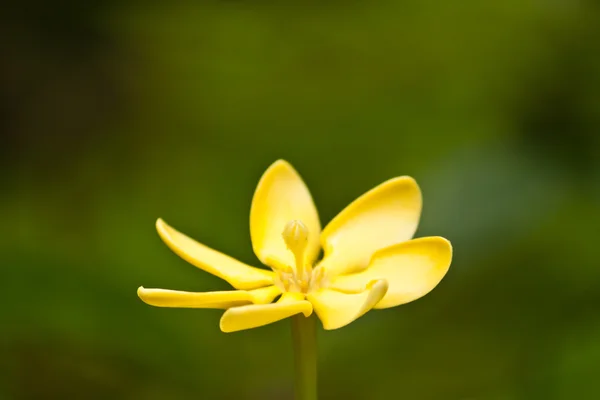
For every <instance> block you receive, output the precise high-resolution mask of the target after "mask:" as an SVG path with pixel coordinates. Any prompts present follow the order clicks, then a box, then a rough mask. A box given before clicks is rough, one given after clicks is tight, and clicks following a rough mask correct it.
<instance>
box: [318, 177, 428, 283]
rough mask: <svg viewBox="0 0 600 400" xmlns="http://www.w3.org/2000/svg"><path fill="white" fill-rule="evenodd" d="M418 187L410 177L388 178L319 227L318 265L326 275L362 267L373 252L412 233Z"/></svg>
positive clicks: (418, 207) (418, 211)
mask: <svg viewBox="0 0 600 400" xmlns="http://www.w3.org/2000/svg"><path fill="white" fill-rule="evenodd" d="M421 203H422V200H421V191H420V189H419V186H418V185H417V183H416V182H415V180H414V179H413V178H410V177H408V176H403V177H399V178H394V179H390V180H389V181H386V182H384V183H382V184H381V185H379V186H377V187H375V188H374V189H371V190H370V191H368V192H367V193H365V194H363V195H362V196H360V197H359V198H358V199H356V200H355V201H353V202H352V203H351V204H350V205H349V206H348V207H346V208H345V209H344V210H343V211H342V212H341V213H339V214H338V215H337V216H336V217H335V218H334V219H333V220H332V221H331V222H330V223H329V224H328V225H327V226H326V227H325V229H324V230H323V233H322V234H321V243H322V244H323V249H324V250H325V257H324V259H323V261H322V265H324V266H325V267H326V268H327V271H328V273H329V274H330V276H332V275H336V274H343V273H348V272H351V271H357V270H361V269H363V268H365V267H366V266H367V265H368V263H369V260H370V259H371V256H372V255H373V253H375V252H376V251H377V250H379V249H381V248H383V247H387V246H390V245H392V244H395V243H399V242H403V241H405V240H409V239H410V238H412V236H413V235H414V233H415V231H416V229H417V225H418V223H419V217H420V215H421Z"/></svg>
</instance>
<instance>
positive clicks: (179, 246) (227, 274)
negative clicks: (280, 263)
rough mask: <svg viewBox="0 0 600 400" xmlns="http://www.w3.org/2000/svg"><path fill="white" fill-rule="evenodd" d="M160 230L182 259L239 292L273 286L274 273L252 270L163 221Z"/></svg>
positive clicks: (257, 269)
mask: <svg viewBox="0 0 600 400" xmlns="http://www.w3.org/2000/svg"><path fill="white" fill-rule="evenodd" d="M156 230H157V231H158V234H159V235H160V237H161V238H162V240H163V241H164V242H165V243H166V244H167V246H169V248H170V249H171V250H173V251H174V252H175V253H176V254H177V255H178V256H180V257H181V258H183V259H184V260H186V261H187V262H189V263H190V264H192V265H195V266H196V267H198V268H200V269H203V270H204V271H206V272H208V273H210V274H213V275H215V276H218V277H219V278H221V279H223V280H225V281H227V282H229V283H230V284H231V286H233V287H234V288H236V289H245V290H247V289H256V288H259V287H263V286H267V285H272V284H273V278H274V273H273V272H272V271H267V270H264V269H259V268H255V267H251V266H249V265H246V264H244V263H242V262H240V261H238V260H236V259H234V258H232V257H229V256H227V255H225V254H223V253H220V252H218V251H216V250H213V249H211V248H209V247H207V246H205V245H203V244H200V243H198V242H196V241H195V240H194V239H192V238H189V237H187V236H186V235H184V234H183V233H181V232H179V231H177V230H175V229H174V228H172V227H171V226H169V225H167V223H166V222H164V221H163V220H162V219H160V218H159V219H158V220H157V221H156Z"/></svg>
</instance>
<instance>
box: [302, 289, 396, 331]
mask: <svg viewBox="0 0 600 400" xmlns="http://www.w3.org/2000/svg"><path fill="white" fill-rule="evenodd" d="M387 289H388V284H387V282H386V281H385V280H383V279H381V280H376V281H372V282H370V283H369V284H367V285H366V288H365V287H364V285H363V287H362V288H361V290H362V292H360V293H343V292H340V291H337V290H331V289H321V290H319V291H317V292H313V293H309V294H308V295H307V296H306V297H307V299H308V301H310V302H311V303H312V305H313V308H314V309H315V312H316V313H317V315H318V316H319V319H320V320H321V322H323V327H324V328H325V329H327V330H331V329H338V328H341V327H343V326H346V325H348V324H349V323H350V322H352V321H354V320H356V319H358V318H360V317H362V316H363V315H364V314H365V313H366V312H367V311H369V310H370V309H372V308H373V306H375V304H377V303H378V302H379V301H380V300H381V299H382V298H383V296H384V295H385V292H386V291H387Z"/></svg>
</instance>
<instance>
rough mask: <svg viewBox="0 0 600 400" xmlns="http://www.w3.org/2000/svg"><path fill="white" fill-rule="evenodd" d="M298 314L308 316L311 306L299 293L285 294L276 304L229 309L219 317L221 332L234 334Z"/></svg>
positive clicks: (310, 312)
mask: <svg viewBox="0 0 600 400" xmlns="http://www.w3.org/2000/svg"><path fill="white" fill-rule="evenodd" d="M300 313H303V314H304V316H305V317H308V316H310V314H312V305H311V304H310V303H309V302H308V301H306V300H304V295H302V294H301V293H289V292H287V293H284V294H282V295H281V298H280V299H279V300H278V301H277V302H276V303H272V304H262V305H247V306H240V307H234V308H230V309H229V310H227V311H225V313H224V314H223V316H222V317H221V330H222V331H223V332H236V331H241V330H244V329H251V328H258V327H259V326H263V325H268V324H271V323H273V322H277V321H279V320H282V319H284V318H287V317H291V316H292V315H296V314H300Z"/></svg>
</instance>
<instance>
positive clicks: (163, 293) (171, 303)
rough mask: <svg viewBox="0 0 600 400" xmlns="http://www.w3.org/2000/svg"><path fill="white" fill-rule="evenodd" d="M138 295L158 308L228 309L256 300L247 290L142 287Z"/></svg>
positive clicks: (260, 298)
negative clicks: (201, 290) (222, 290)
mask: <svg viewBox="0 0 600 400" xmlns="http://www.w3.org/2000/svg"><path fill="white" fill-rule="evenodd" d="M258 290H262V289H258ZM137 293H138V296H139V298H140V299H142V301H143V302H144V303H146V304H149V305H151V306H156V307H173V308H224V309H227V308H229V307H235V306H241V305H244V304H251V303H252V302H254V300H256V299H255V298H254V296H253V295H252V293H251V292H247V291H245V290H232V291H224V292H203V293H196V292H183V291H179V290H168V289H146V288H144V287H140V288H139V289H138V292H137ZM275 296H277V295H276V294H275V295H274V296H273V298H275ZM258 297H259V300H263V298H264V297H265V296H264V295H263V294H262V293H261V294H260V295H259V296H258ZM271 300H273V299H271Z"/></svg>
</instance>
